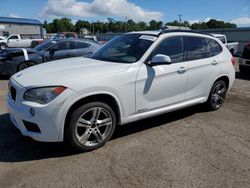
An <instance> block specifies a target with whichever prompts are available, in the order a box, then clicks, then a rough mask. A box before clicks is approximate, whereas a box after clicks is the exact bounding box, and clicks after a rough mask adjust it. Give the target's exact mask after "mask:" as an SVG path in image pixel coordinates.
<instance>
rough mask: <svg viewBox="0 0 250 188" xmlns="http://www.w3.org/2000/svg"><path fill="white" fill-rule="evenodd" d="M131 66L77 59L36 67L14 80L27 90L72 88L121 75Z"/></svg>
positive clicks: (21, 73)
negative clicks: (106, 77)
mask: <svg viewBox="0 0 250 188" xmlns="http://www.w3.org/2000/svg"><path fill="white" fill-rule="evenodd" d="M129 66H130V64H124V63H111V62H105V61H100V60H94V59H89V58H84V57H77V58H69V59H64V60H58V61H52V62H48V63H44V64H40V65H36V66H34V67H30V68H28V69H25V70H23V71H21V72H18V73H16V74H14V75H13V76H12V78H13V79H14V80H15V81H16V82H18V83H19V84H20V85H22V86H23V87H26V88H30V87H41V86H52V85H53V86H54V85H62V86H66V87H70V86H71V84H72V83H75V82H74V81H81V82H82V81H87V82H90V81H91V78H94V79H96V78H98V77H103V76H106V75H108V74H112V73H119V72H122V71H124V70H126V69H127V68H129Z"/></svg>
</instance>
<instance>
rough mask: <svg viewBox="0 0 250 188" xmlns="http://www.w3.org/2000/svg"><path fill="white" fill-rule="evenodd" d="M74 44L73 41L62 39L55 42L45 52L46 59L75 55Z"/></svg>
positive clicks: (51, 59)
mask: <svg viewBox="0 0 250 188" xmlns="http://www.w3.org/2000/svg"><path fill="white" fill-rule="evenodd" d="M73 50H74V49H73V44H72V42H71V41H62V42H59V43H57V44H55V45H54V46H53V47H51V48H50V49H49V50H47V51H46V52H45V54H44V59H45V61H53V60H58V59H64V58H70V57H73V56H74V54H73Z"/></svg>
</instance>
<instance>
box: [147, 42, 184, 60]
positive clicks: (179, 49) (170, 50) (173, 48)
mask: <svg viewBox="0 0 250 188" xmlns="http://www.w3.org/2000/svg"><path fill="white" fill-rule="evenodd" d="M183 52H184V45H183V38H182V37H174V38H168V39H165V40H164V41H163V42H161V43H160V45H159V46H157V47H156V49H155V50H154V52H153V54H152V55H151V57H152V56H154V55H157V54H163V55H167V56H169V57H170V58H171V61H172V63H179V62H182V61H183Z"/></svg>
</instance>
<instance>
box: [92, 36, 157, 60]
mask: <svg viewBox="0 0 250 188" xmlns="http://www.w3.org/2000/svg"><path fill="white" fill-rule="evenodd" d="M156 39H157V37H155V36H152V35H142V34H125V35H121V36H118V37H116V38H114V39H112V40H111V41H110V42H108V43H107V44H106V45H105V46H103V47H102V48H101V49H100V50H98V51H97V52H96V53H94V54H93V55H92V56H91V58H92V59H97V60H102V61H110V62H118V63H134V62H136V61H138V60H139V59H140V58H141V57H142V56H143V54H144V53H145V52H146V51H147V50H148V48H149V47H150V46H151V45H152V44H153V42H154V41H155V40H156Z"/></svg>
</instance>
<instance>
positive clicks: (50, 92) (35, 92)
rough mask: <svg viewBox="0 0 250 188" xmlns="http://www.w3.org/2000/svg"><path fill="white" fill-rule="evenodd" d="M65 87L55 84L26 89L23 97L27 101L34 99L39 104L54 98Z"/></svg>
mask: <svg viewBox="0 0 250 188" xmlns="http://www.w3.org/2000/svg"><path fill="white" fill-rule="evenodd" d="M65 89H66V87H63V86H55V87H40V88H34V89H28V90H27V91H26V92H25V93H24V95H23V98H24V99H26V100H29V101H34V102H37V103H40V104H47V103H49V102H51V101H52V100H54V99H55V98H56V97H57V96H58V95H60V94H61V93H62V92H63V91H64V90H65Z"/></svg>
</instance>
